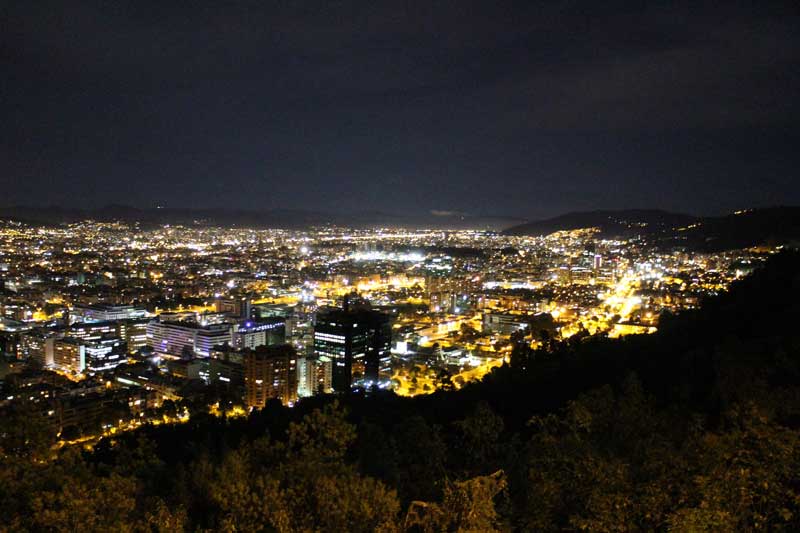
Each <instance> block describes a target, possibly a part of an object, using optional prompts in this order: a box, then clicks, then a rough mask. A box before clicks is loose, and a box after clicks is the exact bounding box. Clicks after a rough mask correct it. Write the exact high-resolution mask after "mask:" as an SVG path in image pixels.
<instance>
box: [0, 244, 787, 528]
mask: <svg viewBox="0 0 800 533" xmlns="http://www.w3.org/2000/svg"><path fill="white" fill-rule="evenodd" d="M799 302H800V256H798V254H794V253H784V254H781V255H780V256H776V257H775V258H773V259H772V260H771V261H770V262H769V263H768V265H767V267H765V268H764V269H763V270H760V271H757V272H756V273H754V274H753V275H752V276H751V277H749V278H748V279H746V280H744V281H742V282H740V283H738V284H736V285H735V286H734V287H733V288H732V290H731V291H730V292H729V293H727V294H725V295H723V296H721V297H718V298H716V299H714V300H710V301H708V302H706V303H705V304H704V306H703V308H702V309H701V310H699V311H695V312H688V313H683V314H681V315H679V316H675V317H664V319H663V320H662V322H661V329H660V331H659V332H658V333H657V334H655V335H651V336H641V337H628V338H626V339H623V340H609V339H603V338H583V339H571V340H570V341H568V342H564V343H552V345H551V346H549V347H547V349H546V350H541V351H530V350H529V349H528V348H527V345H526V344H525V343H524V342H519V343H518V344H517V346H516V347H515V349H514V355H513V358H512V362H511V364H510V365H506V366H504V367H502V368H499V369H497V370H496V371H495V372H494V373H493V374H491V375H490V376H488V377H487V378H486V379H485V380H484V381H483V382H482V383H479V384H474V385H470V386H467V387H466V388H464V389H462V390H460V391H458V392H446V391H442V392H437V393H436V394H433V395H431V396H428V397H422V398H415V399H404V398H398V397H396V396H394V395H392V394H389V393H380V392H374V393H362V394H353V395H350V396H343V397H338V398H328V397H321V398H314V399H311V400H304V401H302V402H300V404H299V405H298V406H296V407H295V408H293V409H285V408H282V407H281V406H280V405H275V406H270V407H268V408H267V409H265V410H263V411H261V412H256V413H253V414H252V415H251V416H250V417H249V418H248V419H231V420H224V419H220V418H215V417H212V416H210V415H209V416H204V415H194V416H193V417H192V419H191V421H190V422H188V423H186V424H180V425H175V426H159V427H147V428H145V429H143V430H140V431H138V432H136V433H133V434H126V435H124V436H122V437H119V438H116V439H114V440H106V441H103V442H101V443H100V444H99V445H98V446H96V447H95V449H94V450H93V451H91V452H80V451H78V450H77V449H75V448H73V449H68V450H62V451H61V452H60V453H58V455H57V457H55V458H54V457H53V452H52V451H50V450H49V449H48V447H47V441H46V439H44V438H41V432H40V431H38V430H37V427H38V426H37V422H36V420H35V419H34V418H31V417H24V416H23V414H20V413H18V414H17V418H16V420H4V421H2V423H3V426H2V428H3V429H2V431H1V432H0V433H2V435H3V438H2V439H0V446H1V447H2V450H0V451H2V459H1V460H2V464H1V465H0V490H1V491H2V494H1V495H0V531H110V530H111V531H170V532H171V531H280V532H295V531H298V532H300V531H302V532H307V531H309V532H310V531H335V532H339V531H347V532H359V531H383V532H393V531H420V532H422V531H424V532H439V531H463V532H467V531H474V532H478V531H480V532H488V531H556V530H571V531H575V530H586V531H668V530H669V531H752V530H766V531H780V530H785V531H798V530H800V305H799Z"/></svg>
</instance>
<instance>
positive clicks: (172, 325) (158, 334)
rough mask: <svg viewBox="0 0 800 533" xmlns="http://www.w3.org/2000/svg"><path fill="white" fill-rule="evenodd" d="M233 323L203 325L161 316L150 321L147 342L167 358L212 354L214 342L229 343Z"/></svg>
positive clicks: (156, 352)
mask: <svg viewBox="0 0 800 533" xmlns="http://www.w3.org/2000/svg"><path fill="white" fill-rule="evenodd" d="M231 341H232V331H231V325H230V324H209V325H206V326H203V325H200V324H198V323H197V322H188V321H187V322H170V321H161V320H159V319H158V318H156V319H154V320H151V321H150V322H149V323H148V324H147V345H148V346H150V347H151V348H152V349H153V352H154V353H155V354H157V355H160V356H164V357H167V358H180V357H184V358H186V357H209V356H210V355H211V350H212V348H214V346H220V345H223V344H228V345H230V344H231Z"/></svg>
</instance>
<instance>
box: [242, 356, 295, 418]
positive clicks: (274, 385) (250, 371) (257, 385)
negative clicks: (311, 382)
mask: <svg viewBox="0 0 800 533" xmlns="http://www.w3.org/2000/svg"><path fill="white" fill-rule="evenodd" d="M244 388H245V395H244V396H245V397H244V399H245V404H246V405H247V406H248V407H253V408H259V409H260V408H262V407H264V406H265V405H266V403H267V402H268V401H269V400H271V399H278V400H280V401H281V403H283V405H292V404H294V402H295V401H297V354H296V353H295V351H294V348H292V347H291V346H289V345H288V344H284V345H281V346H259V347H258V348H256V349H255V350H245V352H244Z"/></svg>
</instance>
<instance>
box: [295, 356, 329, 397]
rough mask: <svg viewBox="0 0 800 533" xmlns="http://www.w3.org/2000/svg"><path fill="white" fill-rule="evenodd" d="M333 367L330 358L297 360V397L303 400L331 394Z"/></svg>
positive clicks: (299, 358) (310, 357)
mask: <svg viewBox="0 0 800 533" xmlns="http://www.w3.org/2000/svg"><path fill="white" fill-rule="evenodd" d="M332 369H333V365H332V364H331V360H330V358H329V357H325V356H319V357H317V356H313V355H312V356H308V357H298V359H297V395H298V396H299V397H301V398H305V397H307V396H313V395H315V394H328V393H330V392H331V379H332Z"/></svg>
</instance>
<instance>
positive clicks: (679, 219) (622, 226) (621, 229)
mask: <svg viewBox="0 0 800 533" xmlns="http://www.w3.org/2000/svg"><path fill="white" fill-rule="evenodd" d="M696 219H697V217H693V216H690V215H682V214H678V213H670V212H667V211H660V210H657V209H628V210H617V211H608V210H606V211H582V212H574V213H566V214H564V215H560V216H557V217H554V218H548V219H545V220H538V221H535V222H528V223H526V224H520V225H518V226H514V227H511V228H508V229H506V230H505V231H503V234H504V235H532V236H537V235H548V234H550V233H553V232H556V231H563V230H571V229H579V228H591V227H596V228H600V231H601V234H602V235H606V236H619V235H637V234H652V233H659V232H663V231H667V230H671V229H672V228H675V227H681V226H686V225H689V224H692V223H693V222H694V221H695V220H696Z"/></svg>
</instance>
